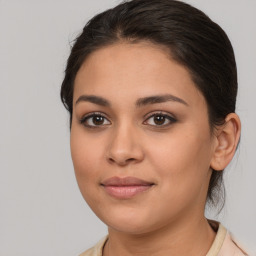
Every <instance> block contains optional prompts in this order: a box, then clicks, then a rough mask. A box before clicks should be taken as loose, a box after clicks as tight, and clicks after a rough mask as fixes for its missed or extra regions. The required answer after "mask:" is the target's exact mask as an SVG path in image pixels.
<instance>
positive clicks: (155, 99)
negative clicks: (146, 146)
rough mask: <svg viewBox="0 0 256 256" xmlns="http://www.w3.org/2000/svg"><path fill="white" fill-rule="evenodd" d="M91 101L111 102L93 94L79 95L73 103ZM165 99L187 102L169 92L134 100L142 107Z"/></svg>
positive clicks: (104, 103)
mask: <svg viewBox="0 0 256 256" xmlns="http://www.w3.org/2000/svg"><path fill="white" fill-rule="evenodd" d="M83 101H85V102H91V103H94V104H97V105H100V106H103V107H110V106H111V103H110V102H109V101H108V100H106V99H104V98H102V97H100V96H95V95H81V96H80V97H79V98H78V99H77V101H76V103H75V104H78V103H79V102H83ZM167 101H173V102H178V103H182V104H184V105H186V106H188V103H187V102H186V101H184V100H183V99H181V98H178V97H176V96H174V95H171V94H164V95H154V96H149V97H144V98H139V99H138V100H137V101H136V104H135V105H136V107H142V106H145V105H151V104H157V103H164V102H167Z"/></svg>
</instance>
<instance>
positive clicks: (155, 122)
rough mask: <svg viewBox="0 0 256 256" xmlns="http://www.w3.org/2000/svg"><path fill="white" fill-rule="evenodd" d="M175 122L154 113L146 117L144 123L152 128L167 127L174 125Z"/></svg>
mask: <svg viewBox="0 0 256 256" xmlns="http://www.w3.org/2000/svg"><path fill="white" fill-rule="evenodd" d="M176 121H177V120H176V119H175V118H174V117H172V116H170V115H168V114H164V113H155V114H153V115H151V116H150V117H148V118H147V119H146V121H145V122H144V123H146V124H149V125H152V126H168V125H170V124H172V123H175V122H176Z"/></svg>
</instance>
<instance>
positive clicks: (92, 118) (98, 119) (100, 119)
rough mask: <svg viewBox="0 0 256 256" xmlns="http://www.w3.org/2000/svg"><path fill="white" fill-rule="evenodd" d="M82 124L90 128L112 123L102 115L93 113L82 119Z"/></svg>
mask: <svg viewBox="0 0 256 256" xmlns="http://www.w3.org/2000/svg"><path fill="white" fill-rule="evenodd" d="M80 123H81V124H83V125H84V126H87V127H89V128H95V127H97V126H104V125H109V124H111V123H110V121H109V120H108V119H107V118H106V117H105V116H104V115H102V114H101V113H93V114H89V115H86V116H84V117H82V119H81V120H80Z"/></svg>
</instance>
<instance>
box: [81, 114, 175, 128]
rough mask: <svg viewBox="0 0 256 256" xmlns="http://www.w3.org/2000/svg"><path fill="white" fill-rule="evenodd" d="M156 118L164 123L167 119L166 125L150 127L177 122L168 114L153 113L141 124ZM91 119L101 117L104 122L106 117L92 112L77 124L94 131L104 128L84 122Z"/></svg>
mask: <svg viewBox="0 0 256 256" xmlns="http://www.w3.org/2000/svg"><path fill="white" fill-rule="evenodd" d="M157 116H160V117H163V118H164V120H165V121H166V119H167V120H168V124H165V123H164V124H160V125H157V124H155V125H150V126H156V127H158V128H164V127H167V126H169V125H171V124H173V123H175V122H177V119H176V118H174V117H172V116H171V115H169V114H166V113H163V112H161V111H159V112H155V113H153V114H151V115H150V116H149V117H147V118H146V120H145V121H144V122H143V124H145V122H146V121H148V120H150V118H154V117H157ZM93 117H102V118H104V119H105V120H108V119H107V117H106V116H105V115H103V114H102V113H100V112H94V113H90V114H88V115H86V116H83V117H82V118H81V119H80V120H79V122H80V123H81V124H83V125H84V126H85V127H88V128H91V129H95V128H96V129H97V128H101V127H102V126H104V124H101V125H90V124H87V123H86V122H88V120H89V119H90V118H93ZM108 122H109V123H110V121H108ZM105 125H106V124H105ZM107 125H108V124H107Z"/></svg>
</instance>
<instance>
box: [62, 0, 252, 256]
mask: <svg viewBox="0 0 256 256" xmlns="http://www.w3.org/2000/svg"><path fill="white" fill-rule="evenodd" d="M236 94H237V72H236V63H235V57H234V52H233V49H232V46H231V43H230V41H229V39H228V37H227V35H226V34H225V32H224V31H223V30H222V29H221V28H220V27H219V26H218V25H217V24H215V23H214V22H213V21H211V20H210V19H209V18H208V17H207V16H206V15H205V14H204V13H202V12H201V11H199V10H197V9H196V8H194V7H192V6H190V5H188V4H185V3H182V2H180V1H174V0H158V1H155V0H133V1H128V2H124V3H121V4H119V5H118V6H116V7H115V8H113V9H110V10H107V11H105V12H103V13H101V14H99V15H97V16H95V17H94V18H93V19H91V20H90V21H89V22H88V24H86V26H85V27H84V29H83V32H82V33H81V35H80V36H79V37H78V38H77V40H76V42H75V44H74V46H73V48H72V51H71V54H70V57H69V59H68V62H67V68H66V74H65V78H64V81H63V84H62V88H61V99H62V101H63V103H64V105H65V107H66V108H67V109H68V111H69V113H70V128H71V154H72V160H73V164H74V169H75V174H76V178H77V182H78V185H79V188H80V191H81V193H82V195H83V197H84V199H85V200H86V202H87V203H88V204H89V206H90V207H91V208H92V210H93V211H94V212H95V214H96V215H97V216H98V217H99V218H100V219H101V220H102V221H103V222H105V223H106V225H107V226H108V232H109V234H108V236H107V237H106V238H104V239H103V240H102V241H100V242H99V243H98V244H97V245H96V246H95V247H93V248H91V249H89V250H87V251H86V252H84V253H83V254H81V255H83V256H85V255H95V256H96V255H97V256H100V255H104V256H110V255H111V256H115V255H124V256H125V255H156V256H161V255H179V256H183V255H190V256H193V255H197V256H198V255H207V256H213V255H225V256H229V255H247V254H246V252H244V251H243V250H242V249H241V248H240V247H239V246H238V245H237V244H236V243H235V242H234V241H233V238H232V237H231V236H230V234H229V233H228V232H227V230H226V229H225V227H223V226H222V225H221V224H220V223H217V222H215V221H211V220H207V219H206V218H205V216H204V209H205V205H206V202H207V201H208V202H209V203H212V204H213V205H217V204H219V205H221V204H222V202H221V198H222V196H223V195H222V192H221V191H223V190H222V174H223V170H224V169H225V168H226V166H227V165H228V164H229V162H230V161H231V159H232V157H233V156H234V154H235V151H236V148H237V145H238V142H239V138H240V131H241V124H240V120H239V117H238V116H237V114H235V104H236Z"/></svg>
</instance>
